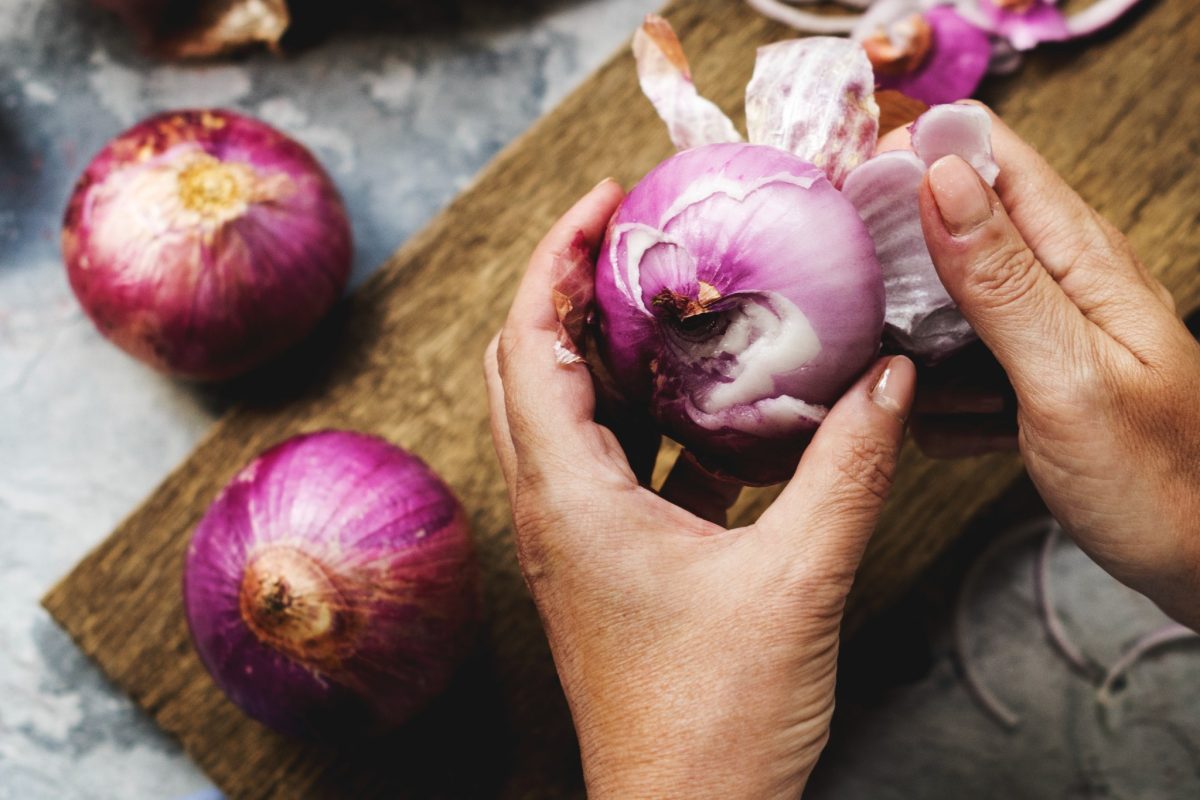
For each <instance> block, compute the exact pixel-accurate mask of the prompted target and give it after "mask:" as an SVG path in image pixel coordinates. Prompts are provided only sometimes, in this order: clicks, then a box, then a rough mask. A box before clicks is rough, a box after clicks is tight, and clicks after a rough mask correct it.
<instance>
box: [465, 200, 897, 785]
mask: <svg viewBox="0 0 1200 800" xmlns="http://www.w3.org/2000/svg"><path fill="white" fill-rule="evenodd" d="M621 197H622V192H621V190H620V188H619V187H618V186H617V185H616V184H615V183H613V182H611V181H608V182H605V183H603V184H601V185H600V186H599V187H597V188H596V189H595V190H593V191H592V192H591V193H590V194H589V195H588V196H587V197H585V198H584V199H583V200H581V201H580V202H579V203H578V204H577V205H576V206H575V207H574V208H573V209H572V210H571V211H570V212H568V213H567V215H566V216H565V217H564V218H563V219H562V220H560V221H559V223H558V224H557V225H556V226H555V227H554V229H553V230H551V231H550V233H549V234H548V235H547V237H546V238H545V239H544V240H543V242H542V243H541V245H540V246H539V247H538V249H537V251H536V252H535V254H534V256H533V258H532V260H531V263H530V266H529V269H528V272H527V273H526V276H525V279H524V281H523V282H522V285H521V287H520V289H519V290H518V293H517V297H516V299H515V301H514V303H513V307H512V310H511V312H510V314H509V317H508V321H507V322H506V324H505V326H504V329H503V331H502V332H501V333H500V335H499V336H498V337H497V339H496V340H495V341H493V345H492V347H491V348H490V349H489V351H488V354H487V357H486V361H485V368H486V373H487V379H488V388H489V394H490V402H491V411H492V434H493V439H494V442H495V446H496V451H497V453H498V456H499V459H500V463H501V467H502V469H503V472H504V476H505V480H506V481H507V484H508V489H509V497H510V500H511V502H512V507H513V516H514V521H515V532H516V540H517V551H518V555H519V557H520V561H521V568H522V570H523V572H524V574H525V578H526V581H527V583H528V585H529V587H530V590H531V592H532V594H533V597H534V600H535V602H536V603H537V606H538V609H539V611H540V613H541V616H542V620H543V623H544V624H545V627H546V633H547V636H548V638H549V641H550V646H551V649H552V651H553V654H554V658H555V663H556V665H557V667H558V671H559V675H560V677H561V679H562V685H563V689H564V691H565V693H566V696H567V699H568V702H569V704H570V707H571V712H572V715H573V717H574V721H575V726H576V730H577V732H578V735H579V741H580V746H581V751H582V756H583V765H584V772H585V777H586V780H587V784H588V790H589V796H592V797H601V798H602V797H666V796H671V794H672V792H675V793H685V794H686V796H687V797H754V798H771V797H781V798H782V797H789V798H792V797H796V796H797V795H798V794H799V793H800V791H801V790H802V789H803V787H804V784H805V781H806V780H807V777H808V774H809V771H810V770H811V769H812V766H813V764H814V763H815V761H816V759H817V756H818V754H819V753H820V751H821V748H822V747H823V745H824V742H825V740H826V737H827V735H828V728H829V720H830V716H831V714H832V710H833V686H834V673H835V667H836V659H837V651H838V639H839V628H840V624H841V618H842V610H843V606H844V603H845V599H846V595H847V592H848V591H849V588H850V584H851V581H852V579H853V576H854V572H855V570H856V569H857V566H858V563H859V560H860V558H861V555H862V551H863V548H864V547H865V545H866V542H867V539H868V538H869V536H870V533H871V531H872V530H873V529H874V527H875V524H876V521H877V518H878V514H879V511H880V508H881V506H882V504H883V501H884V497H885V496H886V494H887V491H888V488H889V486H890V483H891V476H892V471H893V468H894V466H895V462H896V455H897V451H898V449H899V445H900V441H901V438H902V435H903V428H904V417H905V415H906V414H907V410H908V408H909V405H910V403H911V400H912V395H913V390H914V380H915V371H914V368H913V366H912V363H911V362H909V361H908V360H907V359H906V358H903V357H896V358H894V359H891V360H890V361H888V360H884V361H882V362H879V363H876V364H875V365H874V366H873V367H872V368H870V369H868V370H867V372H866V374H865V375H863V377H862V378H861V379H860V380H859V381H858V382H857V383H856V384H855V385H854V386H852V387H851V388H850V389H849V391H848V392H847V393H846V394H845V395H844V396H843V398H842V399H841V400H840V401H839V402H838V403H837V404H836V405H835V406H834V408H833V409H832V410H831V411H830V414H829V416H828V417H827V419H826V421H825V422H824V423H823V424H822V426H821V428H820V429H819V430H818V432H817V434H816V436H815V437H814V439H813V441H812V444H811V445H810V446H809V448H808V450H807V451H806V452H805V453H804V456H803V458H802V460H801V462H800V465H799V467H798V469H797V472H796V476H795V478H793V480H792V481H791V483H790V484H789V485H788V486H787V487H786V488H785V489H784V491H783V493H782V494H781V495H780V497H779V498H778V500H776V502H775V504H774V505H772V506H771V508H770V509H768V510H767V511H766V512H764V514H763V515H762V517H761V518H760V519H759V520H758V522H757V523H755V524H754V525H752V526H749V527H745V528H738V529H733V530H726V529H725V528H724V527H722V525H720V524H718V523H719V522H723V521H724V517H725V509H726V507H727V506H728V505H729V504H730V503H731V502H732V501H733V499H734V498H735V497H736V496H737V490H736V487H732V486H730V485H728V484H722V483H720V482H719V481H715V480H714V479H712V478H711V477H708V476H706V475H705V474H703V473H701V472H700V471H699V470H697V469H696V468H695V467H694V464H693V462H692V461H691V460H690V459H688V458H686V457H685V458H683V459H681V460H680V461H679V462H678V463H677V464H676V467H675V469H674V471H673V472H672V474H671V476H670V477H669V478H668V479H667V481H666V484H665V485H664V487H663V489H662V491H661V493H655V492H652V491H650V490H649V489H648V488H646V487H645V485H644V483H642V482H639V479H638V474H642V475H643V477H644V475H645V472H644V467H646V466H647V464H648V463H650V462H649V461H648V460H647V459H645V458H644V457H643V456H645V455H646V454H650V455H653V452H654V451H655V450H656V449H657V446H658V442H657V439H655V438H653V437H652V436H647V435H642V436H637V435H632V436H630V435H626V434H627V433H628V432H626V431H624V430H622V438H618V437H617V435H615V434H614V433H613V431H612V430H611V429H609V428H607V427H604V426H602V425H600V424H597V423H596V422H595V421H594V417H595V415H596V413H597V409H596V393H595V388H594V386H593V381H592V377H591V375H590V374H589V372H588V370H587V368H586V366H584V365H582V364H572V365H569V366H561V365H559V364H558V363H557V362H556V359H555V356H554V344H555V341H556V337H557V333H558V324H557V319H556V317H555V313H554V305H553V302H552V282H553V277H552V276H553V273H554V265H555V262H556V261H558V260H560V259H561V258H563V253H564V252H565V251H567V250H569V249H570V248H572V247H574V246H577V245H576V244H575V243H577V242H578V241H579V239H578V235H579V233H580V232H582V234H583V238H584V241H586V242H587V243H588V244H589V245H590V247H591V248H593V249H594V248H595V247H597V246H598V245H599V243H600V240H601V238H602V236H603V231H604V226H605V223H606V222H607V220H608V219H609V217H610V216H611V215H612V213H613V211H614V210H615V208H616V206H617V204H618V203H619V202H620V200H621ZM884 375H886V378H883V377H882V376H884ZM631 462H632V463H631ZM680 796H684V795H683V794H681V795H680Z"/></svg>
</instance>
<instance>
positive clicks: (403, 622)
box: [183, 431, 479, 740]
mask: <svg viewBox="0 0 1200 800" xmlns="http://www.w3.org/2000/svg"><path fill="white" fill-rule="evenodd" d="M183 593H184V607H185V611H186V614H187V620H188V625H189V628H190V629H191V634H192V639H193V641H194V642H195V645H196V650H197V652H198V653H199V655H200V658H201V660H202V661H203V663H204V666H205V667H206V668H207V669H208V671H209V673H210V674H211V675H212V677H213V679H214V680H215V681H216V683H217V685H218V686H220V688H221V689H222V690H223V691H224V692H225V694H226V695H228V697H229V699H230V700H232V701H233V702H234V703H235V704H236V705H238V706H239V707H240V708H241V709H242V710H243V711H245V712H246V713H247V714H248V715H249V716H251V717H253V718H255V719H257V720H259V721H260V722H263V723H265V724H267V725H269V726H270V727H272V728H274V729H276V730H278V731H281V732H283V733H287V734H292V735H296V736H303V737H306V738H313V739H326V740H327V739H331V738H335V737H343V736H354V735H358V734H373V733H381V732H384V731H387V730H390V729H393V728H395V727H397V726H398V725H400V724H402V723H404V722H405V721H406V720H408V719H409V718H411V717H412V715H413V714H414V713H416V712H417V711H419V710H420V709H421V708H422V707H424V706H425V705H426V704H428V703H429V701H430V700H431V699H432V698H434V697H435V696H436V695H438V694H439V693H440V692H442V691H443V690H444V689H445V688H446V686H447V684H448V683H449V681H450V679H451V677H452V674H453V672H454V670H455V668H456V667H457V665H458V664H459V662H460V661H461V659H462V658H463V656H464V655H465V654H466V652H467V651H468V650H469V649H470V646H471V642H472V640H473V633H474V628H475V623H476V621H477V617H478V613H479V607H478V606H479V586H478V572H477V568H476V564H475V560H474V556H473V552H472V547H471V540H470V536H469V534H468V531H467V520H466V516H465V514H464V513H463V509H462V507H461V506H460V505H459V503H458V501H457V500H456V499H455V498H454V496H453V495H452V494H451V492H450V490H449V489H448V488H447V487H446V485H445V484H444V483H442V481H441V480H440V479H439V478H438V477H437V476H436V475H435V474H434V473H433V472H432V471H431V470H430V469H429V467H427V466H426V465H425V464H424V463H423V462H422V461H421V460H420V459H418V458H416V457H415V456H413V455H411V454H409V453H407V452H405V451H404V450H401V449H400V448H398V447H395V446H394V445H391V444H389V443H388V442H385V441H384V440H382V439H378V438H376V437H373V436H367V435H363V434H358V433H349V432H343V431H324V432H320V433H314V434H309V435H304V436H298V437H295V438H292V439H289V440H287V441H285V442H283V443H282V444H280V445H277V446H276V447H274V448H272V449H270V450H268V451H267V452H265V453H263V454H262V455H261V456H259V457H258V458H257V459H255V460H254V461H253V462H251V463H250V464H249V465H248V466H246V467H245V468H244V469H242V471H241V472H239V473H238V474H237V475H236V476H235V477H234V478H233V480H232V481H230V483H229V484H228V485H227V486H226V487H225V488H224V489H223V490H222V492H221V493H220V495H219V496H218V497H217V499H216V501H215V502H214V503H213V504H212V506H211V507H210V508H209V509H208V512H207V513H206V514H205V515H204V518H203V519H202V520H201V521H200V524H199V525H198V526H197V528H196V532H195V535H194V536H193V538H192V541H191V544H190V546H189V547H188V551H187V557H186V562H185V566H184V579H183Z"/></svg>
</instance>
